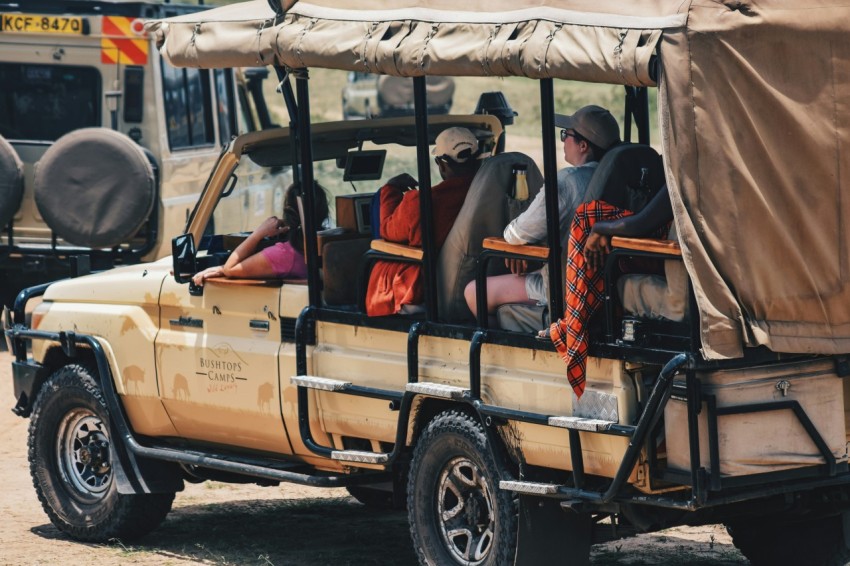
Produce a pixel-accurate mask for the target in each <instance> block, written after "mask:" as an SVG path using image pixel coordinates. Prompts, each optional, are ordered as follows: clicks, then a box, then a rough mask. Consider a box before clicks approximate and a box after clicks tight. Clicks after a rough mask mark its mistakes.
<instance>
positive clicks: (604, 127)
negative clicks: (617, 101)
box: [555, 104, 620, 149]
mask: <svg viewBox="0 0 850 566" xmlns="http://www.w3.org/2000/svg"><path fill="white" fill-rule="evenodd" d="M555 126H556V127H558V128H565V129H569V130H575V131H576V132H578V133H579V134H581V135H582V136H583V137H585V138H587V139H588V140H590V141H591V142H592V143H594V144H596V145H598V146H599V147H601V148H602V149H608V148H609V147H611V146H612V145H614V144H615V143H618V142H619V141H620V126H619V125H617V119H616V118H614V116H612V115H611V113H610V112H608V110H606V109H604V108H602V107H601V106H596V105H595V104H591V105H590V106H585V107H583V108H579V109H578V110H576V113H575V114H573V115H571V116H567V115H565V114H555Z"/></svg>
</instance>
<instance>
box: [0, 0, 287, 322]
mask: <svg viewBox="0 0 850 566" xmlns="http://www.w3.org/2000/svg"><path fill="white" fill-rule="evenodd" d="M198 9H199V5H181V4H169V3H166V4H162V3H159V2H153V1H109V0H69V1H65V2H55V1H47V0H32V1H29V2H26V3H23V4H22V3H19V2H16V3H10V2H0V26H2V28H1V29H0V84H2V85H3V92H2V94H0V178H2V179H3V181H2V183H3V189H4V190H2V191H0V280H2V281H3V285H2V289H1V290H0V301H1V302H3V303H4V304H8V305H11V304H12V301H13V299H14V297H15V295H16V294H17V292H18V291H20V290H21V289H22V288H24V287H27V286H30V285H34V284H38V283H43V282H46V281H51V280H55V279H57V278H63V277H68V276H69V275H70V274H71V270H72V268H73V269H74V270H75V271H76V272H85V271H87V270H102V269H107V268H110V267H113V266H116V265H125V264H132V263H138V262H139V261H147V260H153V259H156V258H158V257H161V256H163V255H166V254H167V253H168V252H169V251H170V241H171V238H173V237H174V236H175V235H177V234H179V233H180V232H181V231H182V229H183V227H184V226H185V223H186V219H187V218H188V216H189V213H190V212H191V209H192V207H193V206H194V204H195V202H196V201H197V198H198V195H199V194H200V192H201V189H202V188H203V186H204V184H205V183H206V181H207V175H208V171H209V169H210V167H211V166H212V165H213V164H214V163H215V161H216V159H217V158H218V155H219V153H220V151H221V147H222V146H223V145H226V144H227V143H228V142H229V141H230V139H231V138H232V137H233V136H235V135H237V134H239V133H246V132H250V131H254V130H257V129H261V128H266V127H269V126H270V125H271V119H270V117H269V113H268V109H267V108H266V105H265V101H264V100H263V98H262V85H261V83H262V79H263V78H264V77H265V76H267V74H268V71H267V70H266V69H247V70H245V71H240V70H236V71H234V70H232V69H215V70H206V69H177V68H175V67H172V66H171V65H169V64H167V63H165V62H164V61H163V60H162V58H161V57H160V56H159V55H158V53H157V52H156V48H155V47H154V46H153V45H152V43H151V39H150V36H149V34H148V33H147V32H146V31H145V28H144V21H145V20H146V19H149V18H161V17H168V16H176V15H179V14H185V13H190V12H192V11H196V10H198ZM242 174H243V175H245V176H248V177H250V182H247V181H249V180H248V179H247V178H246V179H244V181H246V182H244V183H242V184H241V185H240V188H239V190H240V191H242V192H244V193H245V194H244V195H243V198H242V199H241V200H239V201H238V204H239V206H238V207H235V208H233V209H232V210H229V211H221V213H220V216H219V218H218V219H217V220H218V221H219V222H222V223H224V224H225V225H228V226H230V227H232V228H238V229H249V228H251V227H253V226H254V225H255V224H256V223H258V222H259V221H260V220H262V218H265V217H267V216H269V215H271V214H273V213H274V211H276V210H278V209H279V208H280V206H278V207H277V208H275V206H276V205H280V204H281V203H282V194H283V190H284V189H285V186H286V185H287V184H288V179H289V178H290V177H288V175H289V173H288V172H285V173H283V176H282V175H281V172H280V171H278V172H275V173H272V172H270V171H269V170H267V169H266V170H263V169H261V168H249V170H247V171H244V172H243V173H242ZM243 187H244V189H243ZM236 202H237V201H236V199H234V204H235V203H236ZM260 217H262V218H260Z"/></svg>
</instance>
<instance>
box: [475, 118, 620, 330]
mask: <svg viewBox="0 0 850 566" xmlns="http://www.w3.org/2000/svg"><path fill="white" fill-rule="evenodd" d="M555 126H556V127H558V128H561V141H562V142H563V143H564V159H565V160H566V161H567V163H570V164H571V165H573V166H572V167H566V168H564V169H561V170H560V171H558V216H559V225H560V235H561V249H562V250H565V249H566V245H567V238H568V237H569V230H570V223H571V222H572V218H573V215H574V214H575V210H576V208H577V207H578V205H579V204H581V202H582V199H583V198H584V193H585V190H586V189H587V186H588V184H589V183H590V178H591V177H592V176H593V172H594V171H595V170H596V166H597V165H599V160H600V159H602V156H603V155H605V152H606V151H608V150H609V149H610V148H612V147H614V146H615V145H617V144H618V143H620V127H619V126H618V125H617V120H616V119H615V118H614V116H612V115H611V113H610V112H609V111H608V110H606V109H605V108H602V107H600V106H595V105H590V106H585V107H583V108H580V109H578V110H577V111H576V112H575V114H572V115H571V116H567V115H564V114H555ZM504 238H505V240H506V241H507V242H508V243H509V244H515V245H522V244H536V243H540V242H545V241H546V203H545V196H544V192H543V191H540V192H539V193H538V194H537V196H536V197H535V198H534V200H533V201H532V202H531V204H530V205H529V207H528V209H527V210H526V211H525V212H523V213H522V214H520V215H519V216H518V217H517V218H516V219H514V220H513V222H511V223H510V224H508V226H507V227H506V228H505V232H504ZM505 263H506V265H507V266H508V268H509V269H510V271H511V273H509V274H506V275H496V276H493V277H488V278H487V311H488V313H489V314H491V315H492V314H493V313H495V311H496V308H498V307H499V305H503V304H507V303H541V304H546V303H548V301H549V285H548V270H547V269H546V268H545V267H544V268H543V269H539V270H537V271H533V272H531V273H527V271H526V270H527V264H526V262H525V261H522V260H506V261H505ZM464 297H465V298H466V303H467V305H468V306H469V309H470V310H471V311H472V313H473V314H476V293H475V281H472V282H470V283H469V284H468V285H467V286H466V289H465V290H464Z"/></svg>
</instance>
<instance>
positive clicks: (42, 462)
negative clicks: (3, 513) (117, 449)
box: [28, 365, 174, 542]
mask: <svg viewBox="0 0 850 566" xmlns="http://www.w3.org/2000/svg"><path fill="white" fill-rule="evenodd" d="M111 443H112V438H111V434H110V430H109V418H108V416H107V410H106V405H105V403H104V401H103V396H102V394H101V392H100V389H99V388H98V385H97V382H96V381H95V380H94V378H93V377H92V375H91V373H90V372H89V370H88V369H86V368H84V367H82V366H79V365H69V366H65V367H63V368H62V369H60V370H58V371H57V372H56V373H54V374H53V375H52V376H51V377H50V379H49V380H48V381H47V383H45V385H44V387H43V388H42V389H41V392H40V393H39V395H38V398H37V400H36V403H35V407H34V409H33V413H32V419H31V421H30V427H29V443H28V444H29V454H28V456H29V463H30V474H31V475H32V479H33V485H34V486H35V490H36V493H37V494H38V499H39V501H41V505H42V507H43V508H44V511H45V512H46V513H47V516H48V517H50V521H51V522H52V523H53V524H54V525H56V527H57V528H58V529H59V530H61V531H63V532H65V533H67V534H68V535H70V536H71V537H73V538H75V539H77V540H82V541H89V542H107V541H110V540H112V539H121V540H131V539H134V538H138V537H140V536H142V535H144V534H146V533H148V532H149V531H151V530H152V529H154V528H155V527H156V526H157V525H159V524H160V523H161V522H162V520H163V519H165V516H166V515H167V514H168V511H169V510H170V509H171V503H172V502H173V500H174V494H173V493H156V494H142V495H126V494H120V493H118V486H117V481H116V480H115V475H114V469H113V456H114V447H112V446H111Z"/></svg>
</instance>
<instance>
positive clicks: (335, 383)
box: [290, 375, 351, 391]
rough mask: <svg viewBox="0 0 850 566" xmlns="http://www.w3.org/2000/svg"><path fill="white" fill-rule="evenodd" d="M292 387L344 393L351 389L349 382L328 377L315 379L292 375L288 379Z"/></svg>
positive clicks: (307, 376)
mask: <svg viewBox="0 0 850 566" xmlns="http://www.w3.org/2000/svg"><path fill="white" fill-rule="evenodd" d="M290 381H291V382H292V384H293V385H300V386H302V387H309V388H310V389H321V390H322V391H345V390H346V389H348V388H349V387H351V382H350V381H341V380H339V379H330V378H328V377H316V376H313V375H293V376H292V377H291V378H290Z"/></svg>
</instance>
